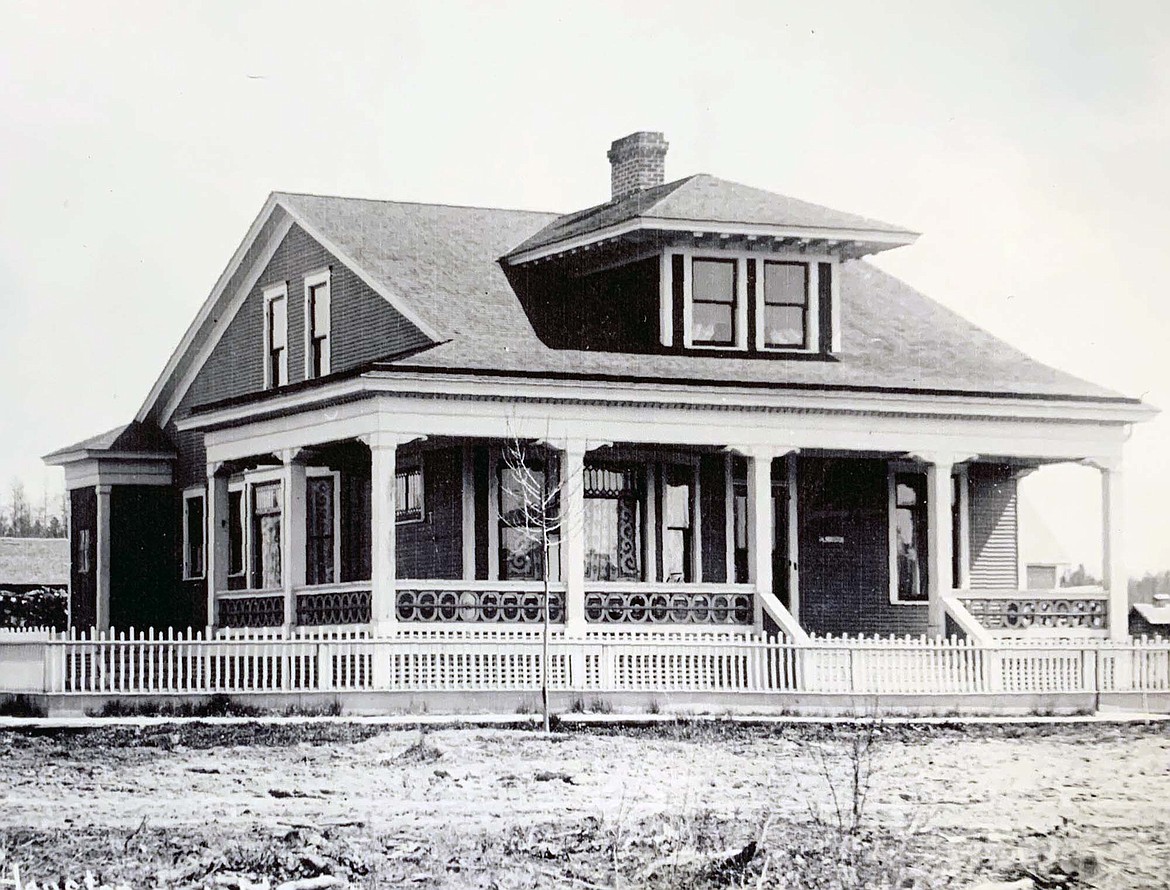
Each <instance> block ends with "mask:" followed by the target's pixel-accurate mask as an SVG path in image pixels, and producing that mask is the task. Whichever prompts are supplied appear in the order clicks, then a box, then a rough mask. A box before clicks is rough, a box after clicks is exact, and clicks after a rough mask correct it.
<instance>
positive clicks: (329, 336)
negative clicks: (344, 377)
mask: <svg viewBox="0 0 1170 890" xmlns="http://www.w3.org/2000/svg"><path fill="white" fill-rule="evenodd" d="M321 285H324V286H325V299H326V302H327V304H328V307H327V308H328V322H327V325H328V330H327V331H326V333H325V336H324V337H323V338H322V340H323V341H324V342H323V343H322V345H321V373H320V374H317V375H314V374H313V373H312V370H313V333H314V331H313V307H312V304H311V300H310V298H311V296H312V291H313V288H315V287H320V286H321ZM304 311H305V379H306V380H320V379H321V378H322V377H328V376H329V375H330V374H331V373H333V278H332V269H331V268H330V267H328V266H326V267H325V268H324V269H322V270H320V271H319V272H313V273H312V274H310V275H306V276H305V306H304Z"/></svg>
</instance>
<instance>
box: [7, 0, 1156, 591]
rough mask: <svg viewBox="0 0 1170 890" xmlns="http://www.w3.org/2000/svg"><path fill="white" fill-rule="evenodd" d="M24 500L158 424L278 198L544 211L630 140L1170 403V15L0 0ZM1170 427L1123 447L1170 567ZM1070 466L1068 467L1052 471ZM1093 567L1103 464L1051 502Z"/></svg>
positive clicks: (1043, 7)
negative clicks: (864, 228)
mask: <svg viewBox="0 0 1170 890" xmlns="http://www.w3.org/2000/svg"><path fill="white" fill-rule="evenodd" d="M0 13H2V15H3V18H2V19H0V21H3V28H2V29H0V128H2V130H3V135H4V139H3V141H2V143H0V273H2V276H3V283H2V286H0V309H2V310H3V314H2V316H0V360H2V361H3V368H4V371H3V383H2V384H0V428H2V435H0V497H2V498H5V499H6V498H7V490H8V480H10V479H11V478H13V477H14V476H20V477H22V478H24V479H25V480H26V483H27V485H28V486H29V487H30V489H32V491H33V492H34V494H35V495H36V496H37V497H39V492H40V491H41V490H42V488H44V487H48V488H49V489H50V490H54V489H60V488H61V487H62V486H63V475H62V473H61V471H60V470H59V469H53V470H48V471H46V470H44V469H42V467H41V464H40V460H39V456H40V455H42V454H44V453H46V452H48V451H50V450H52V449H54V448H57V447H59V446H62V445H65V444H68V443H70V442H73V441H75V440H77V439H80V438H83V437H86V436H89V435H92V434H94V433H97V432H101V431H103V430H106V429H108V428H110V427H113V426H116V425H118V424H120V423H125V422H127V421H129V420H130V419H132V418H133V415H134V414H135V412H136V411H137V409H138V407H139V406H140V404H141V402H142V400H143V399H144V398H145V396H146V394H147V392H148V391H149V389H150V387H151V385H152V383H153V382H154V380H155V378H156V376H157V375H158V373H159V371H160V370H161V369H162V367H163V365H164V363H165V362H166V360H167V357H168V356H169V355H170V353H171V351H172V349H174V347H175V345H176V344H177V342H178V340H179V338H180V336H181V335H182V333H183V331H184V330H185V328H186V326H187V324H188V323H189V321H190V320H191V318H192V317H193V316H194V314H195V312H196V310H197V309H198V307H199V306H200V304H201V303H202V302H203V300H204V299H205V297H206V296H207V293H208V292H209V290H210V289H211V286H212V284H213V283H214V282H215V279H216V277H217V276H218V275H219V273H220V271H221V270H222V268H223V267H224V265H225V264H226V263H227V261H228V259H229V257H230V256H231V254H232V252H233V250H234V249H235V247H236V245H237V244H238V242H239V240H240V239H241V238H242V237H243V234H244V232H245V230H246V229H247V226H248V224H249V223H250V221H251V220H252V218H253V217H254V216H255V214H256V213H257V211H258V210H259V209H260V206H261V205H262V203H263V201H264V198H265V196H266V195H267V194H268V192H269V191H271V190H274V189H283V190H290V191H292V190H299V191H310V192H321V193H329V194H341V195H357V196H363V197H379V198H395V199H404V200H417V201H431V202H448V203H459V204H475V205H488V206H502V207H523V208H532V209H541V210H572V209H577V208H580V207H583V206H586V205H590V204H594V203H597V202H599V201H602V200H605V199H606V198H607V197H608V188H609V169H608V164H607V162H606V159H605V151H606V149H607V148H608V146H609V143H610V141H611V140H613V139H614V138H617V137H619V136H622V135H625V134H626V133H629V132H631V131H633V130H637V129H660V130H663V131H665V133H666V136H667V139H668V140H669V142H670V145H671V148H670V153H669V155H668V156H667V177H668V178H671V179H673V178H677V177H680V176H684V175H687V174H689V173H694V172H699V171H705V172H709V173H714V174H716V175H719V176H723V177H726V178H728V179H733V180H737V181H741V182H746V183H749V184H751V185H755V186H760V187H763V188H767V189H771V190H774V191H777V192H781V193H784V194H789V195H793V196H796V197H799V198H803V199H806V200H810V201H815V202H818V203H823V204H826V205H828V206H831V207H835V208H838V209H841V210H846V211H851V212H855V213H860V214H863V215H866V216H872V217H876V218H878V219H882V220H886V221H889V222H894V223H900V224H902V225H905V226H908V227H910V228H913V229H916V230H918V231H921V232H923V233H924V234H923V236H922V238H921V239H920V240H919V241H918V243H917V244H916V245H914V246H912V247H907V248H901V249H899V250H896V251H891V252H890V253H887V254H883V255H881V257H879V258H878V259H877V260H876V262H877V263H878V265H881V266H882V267H884V268H886V269H887V270H889V271H891V272H893V273H895V274H897V275H899V276H901V277H903V278H904V279H905V280H907V281H909V282H910V283H911V284H913V285H914V286H916V287H918V288H919V289H921V290H923V291H925V292H926V293H927V294H929V295H931V296H932V297H934V298H935V299H937V300H939V301H941V302H943V303H945V304H947V305H948V306H951V307H953V308H955V309H958V310H959V311H961V312H963V313H964V314H966V315H967V316H968V317H969V318H970V319H972V320H973V321H975V322H976V323H978V324H980V325H982V326H984V327H986V328H988V329H989V330H991V331H992V332H994V333H996V334H998V335H1000V336H1002V337H1004V338H1005V339H1007V340H1009V341H1010V342H1012V343H1013V344H1015V345H1017V346H1019V347H1021V348H1023V349H1024V350H1026V351H1028V352H1030V353H1031V354H1033V355H1034V356H1036V357H1037V358H1039V359H1041V360H1043V361H1045V362H1048V363H1050V364H1053V365H1056V366H1058V367H1061V368H1063V369H1065V370H1068V371H1071V372H1073V373H1075V374H1078V375H1080V376H1083V377H1087V378H1089V379H1092V380H1094V381H1096V382H1099V383H1102V384H1104V385H1107V386H1110V387H1112V388H1115V389H1117V390H1119V391H1121V392H1123V393H1125V394H1126V395H1133V396H1141V397H1142V398H1145V399H1147V400H1148V401H1150V402H1152V403H1153V404H1155V405H1158V406H1160V407H1170V380H1168V374H1167V368H1168V360H1167V343H1168V342H1170V308H1168V307H1167V304H1166V301H1165V298H1164V294H1163V290H1164V285H1163V282H1164V281H1165V280H1166V277H1167V273H1166V270H1165V252H1166V245H1167V244H1168V243H1170V213H1168V212H1167V208H1170V174H1168V172H1167V159H1168V158H1170V139H1168V138H1167V137H1168V128H1170V124H1168V121H1170V114H1168V111H1170V103H1168V100H1170V56H1168V50H1170V4H1166V3H1164V2H1150V3H1120V4H1119V3H1112V4H1100V3H1073V2H1061V3H1051V4H1045V3H1039V2H1028V3H1018V2H1004V3H986V2H983V3H977V4H976V3H971V4H960V3H945V4H944V3H934V2H929V3H927V2H924V3H891V2H886V3H880V4H879V3H872V2H864V3H839V4H834V3H828V4H812V3H807V2H802V3H777V2H769V3H760V4H748V3H741V4H735V3H722V4H713V3H710V2H703V3H681V2H671V3H651V2H640V3H636V4H635V3H627V4H621V5H619V4H572V5H569V4H557V3H548V2H542V3H531V4H520V3H515V4H504V3H479V4H455V3H427V4H406V3H367V4H344V3H328V4H325V3H320V2H318V3H313V4H310V3H290V2H281V3H249V4H236V3H231V4H228V3H223V4H212V3H200V4H193V3H187V4H170V3H142V4H132V3H120V4H103V3H80V2H78V3H71V4H44V3H38V4H35V5H34V4H27V5H26V4H18V3H10V2H4V0H0ZM1168 454H1170V420H1168V419H1167V418H1166V417H1165V416H1162V417H1159V418H1158V419H1157V420H1155V421H1154V422H1152V423H1148V424H1144V425H1142V426H1140V427H1138V428H1137V429H1135V431H1134V434H1133V437H1132V439H1131V441H1130V443H1129V445H1128V446H1127V469H1126V476H1127V482H1128V492H1127V512H1126V522H1127V541H1128V554H1129V564H1130V567H1131V569H1133V570H1134V571H1135V572H1140V571H1143V570H1146V569H1156V568H1158V569H1165V568H1170V543H1168V535H1167V531H1168V529H1167V522H1166V521H1165V520H1164V518H1163V516H1164V514H1165V511H1166V505H1167V504H1168V503H1170V472H1167V470H1166V468H1165V467H1164V466H1163V464H1164V463H1165V460H1164V458H1165V456H1166V455H1168ZM1053 475H1055V477H1056V478H1055V479H1052V478H1047V479H1046V478H1045V477H1046V476H1048V477H1051V476H1053ZM1027 485H1028V487H1029V488H1030V489H1031V496H1032V498H1033V500H1036V501H1039V502H1040V509H1041V511H1042V512H1043V513H1044V515H1045V516H1046V517H1047V521H1048V522H1049V524H1051V525H1053V526H1054V528H1055V530H1056V531H1057V534H1058V537H1060V539H1061V541H1062V543H1064V544H1065V546H1066V547H1067V549H1068V550H1069V551H1070V558H1072V559H1074V561H1079V560H1084V561H1086V562H1088V563H1090V564H1093V563H1094V562H1095V561H1097V560H1099V549H1100V548H1099V525H1098V522H1099V519H1098V516H1097V505H1098V503H1099V492H1098V488H1097V479H1096V474H1095V472H1094V471H1090V470H1085V469H1083V468H1077V469H1076V470H1073V471H1068V472H1065V473H1063V474H1062V473H1055V474H1053V473H1051V472H1050V471H1044V473H1042V474H1041V475H1039V476H1034V477H1031V478H1030V479H1029V480H1028V483H1027Z"/></svg>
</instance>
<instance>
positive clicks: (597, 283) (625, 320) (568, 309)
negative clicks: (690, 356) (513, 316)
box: [513, 257, 659, 352]
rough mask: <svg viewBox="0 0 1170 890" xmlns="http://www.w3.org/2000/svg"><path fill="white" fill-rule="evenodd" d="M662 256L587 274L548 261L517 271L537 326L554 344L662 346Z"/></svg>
mask: <svg viewBox="0 0 1170 890" xmlns="http://www.w3.org/2000/svg"><path fill="white" fill-rule="evenodd" d="M658 263H659V260H658V257H650V258H648V259H643V260H638V261H637V262H632V263H627V264H625V265H622V266H617V267H614V268H610V269H605V270H602V271H598V272H592V273H588V274H575V273H574V272H573V271H572V270H571V269H562V268H560V267H550V268H548V269H547V271H544V270H536V271H532V270H529V271H526V272H524V273H521V274H519V275H518V274H517V273H513V277H514V281H515V283H516V284H517V285H518V295H519V297H520V298H521V301H522V303H523V305H524V309H525V311H526V313H527V314H528V319H529V321H531V322H532V327H533V330H534V331H535V332H536V335H537V336H538V337H540V339H541V340H543V341H544V342H545V343H547V344H548V345H549V346H551V347H552V348H554V349H590V350H602V351H606V352H648V351H654V350H656V349H657V348H658V271H659V270H658Z"/></svg>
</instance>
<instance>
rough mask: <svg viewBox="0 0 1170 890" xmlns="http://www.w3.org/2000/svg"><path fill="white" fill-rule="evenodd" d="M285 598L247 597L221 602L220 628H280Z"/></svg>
mask: <svg viewBox="0 0 1170 890" xmlns="http://www.w3.org/2000/svg"><path fill="white" fill-rule="evenodd" d="M282 624H284V597H283V596H245V597H233V598H232V599H221V600H220V601H219V626H220V627H280V626H281V625H282Z"/></svg>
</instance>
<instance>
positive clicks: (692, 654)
mask: <svg viewBox="0 0 1170 890" xmlns="http://www.w3.org/2000/svg"><path fill="white" fill-rule="evenodd" d="M548 650H549V656H548V657H549V665H548V666H549V683H550V687H551V688H552V689H554V690H564V691H577V692H586V693H588V692H598V693H602V692H664V693H666V692H710V693H730V694H736V693H769V692H776V693H808V694H829V695H838V694H840V695H865V696H883V695H922V696H956V695H970V694H983V693H991V694H999V693H1094V692H1170V640H1164V639H1154V640H1131V641H1128V642H1110V641H1106V640H1098V639H1079V640H1072V639H1066V640H1043V641H1028V642H1021V641H1018V640H1001V641H996V642H995V643H993V644H986V643H978V642H975V641H972V640H965V639H958V638H952V639H944V640H931V639H925V638H889V637H881V638H878V637H869V638H865V637H852V638H832V637H827V638H820V637H814V638H812V639H810V640H808V641H807V642H804V641H802V642H792V641H786V640H775V639H768V640H764V639H759V638H754V637H750V636H747V635H742V636H739V637H722V638H714V639H712V638H704V637H701V636H696V635H693V634H689V635H685V636H683V635H680V636H678V637H673V636H671V635H669V634H662V633H655V634H641V635H639V634H630V635H628V636H625V637H619V636H616V635H614V634H604V635H602V634H598V635H592V636H586V637H585V638H584V639H568V638H565V637H564V636H563V634H559V633H557V634H554V635H553V636H552V637H551V638H550V642H549V646H548ZM542 653H543V644H542V641H541V638H540V634H539V633H538V632H536V631H525V632H523V633H507V632H505V633H499V634H494V635H489V634H485V633H483V632H473V633H466V634H456V633H453V632H452V633H443V634H433V635H432V634H415V633H406V634H401V635H398V636H394V637H374V636H372V635H370V634H369V633H368V632H365V631H354V630H352V629H349V630H342V629H316V630H314V631H310V632H301V633H297V634H294V635H293V636H290V637H285V636H283V635H281V634H279V633H264V632H261V633H247V632H241V631H236V632H232V633H231V634H230V635H229V634H223V633H221V634H210V635H209V634H206V633H204V632H191V631H189V632H187V633H174V632H170V633H167V634H166V635H156V634H154V633H153V632H148V633H145V634H141V633H133V632H131V633H129V634H125V633H123V634H118V635H117V636H110V635H105V634H86V635H80V636H79V635H76V634H69V635H64V634H57V633H53V632H51V631H47V630H45V629H38V630H20V631H0V693H17V692H24V693H63V694H104V695H111V696H113V695H141V694H184V693H189V694H207V693H227V694H232V695H237V694H247V693H256V692H289V693H303V692H349V691H353V692H357V691H362V692H378V691H411V692H428V691H522V690H534V689H538V688H539V686H540V682H541V672H542Z"/></svg>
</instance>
